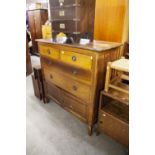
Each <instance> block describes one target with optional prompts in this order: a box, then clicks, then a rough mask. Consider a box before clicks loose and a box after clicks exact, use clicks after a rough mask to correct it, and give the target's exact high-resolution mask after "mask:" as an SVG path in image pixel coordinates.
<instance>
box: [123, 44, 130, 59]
mask: <svg viewBox="0 0 155 155" xmlns="http://www.w3.org/2000/svg"><path fill="white" fill-rule="evenodd" d="M123 55H124V56H125V58H126V59H129V42H125V43H124V54H123Z"/></svg>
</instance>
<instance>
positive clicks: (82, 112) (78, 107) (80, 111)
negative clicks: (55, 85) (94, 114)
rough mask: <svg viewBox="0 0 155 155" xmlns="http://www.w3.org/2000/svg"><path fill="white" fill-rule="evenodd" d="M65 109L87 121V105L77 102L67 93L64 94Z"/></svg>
mask: <svg viewBox="0 0 155 155" xmlns="http://www.w3.org/2000/svg"><path fill="white" fill-rule="evenodd" d="M63 107H64V108H65V109H67V110H69V111H70V112H72V113H73V114H75V115H77V116H78V117H80V118H81V119H82V120H84V121H86V120H87V105H86V104H85V103H82V102H79V101H77V100H76V99H75V97H73V96H71V95H69V94H68V93H65V92H63Z"/></svg>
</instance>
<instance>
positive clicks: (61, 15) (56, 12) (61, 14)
mask: <svg viewBox="0 0 155 155" xmlns="http://www.w3.org/2000/svg"><path fill="white" fill-rule="evenodd" d="M76 10H77V11H78V10H79V7H69V8H61V9H53V10H51V15H52V20H57V19H59V20H60V19H65V20H75V19H79V18H80V17H79V16H77V15H79V14H77V15H76V14H75V12H76Z"/></svg>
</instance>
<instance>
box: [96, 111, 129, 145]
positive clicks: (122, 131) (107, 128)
mask: <svg viewBox="0 0 155 155" xmlns="http://www.w3.org/2000/svg"><path fill="white" fill-rule="evenodd" d="M98 127H99V130H101V131H103V132H104V133H106V134H107V135H109V136H111V137H112V138H114V139H115V140H117V141H118V142H120V143H122V144H123V145H125V146H128V144H129V125H128V123H125V122H123V121H121V120H119V119H117V118H116V117H114V116H113V115H111V114H109V113H107V112H101V110H100V114H99V120H98Z"/></svg>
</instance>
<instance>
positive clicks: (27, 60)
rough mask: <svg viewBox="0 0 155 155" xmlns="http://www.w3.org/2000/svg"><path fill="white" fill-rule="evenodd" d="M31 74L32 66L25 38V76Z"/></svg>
mask: <svg viewBox="0 0 155 155" xmlns="http://www.w3.org/2000/svg"><path fill="white" fill-rule="evenodd" d="M31 73H32V65H31V58H30V52H29V47H28V40H27V36H26V75H29V74H31Z"/></svg>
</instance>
